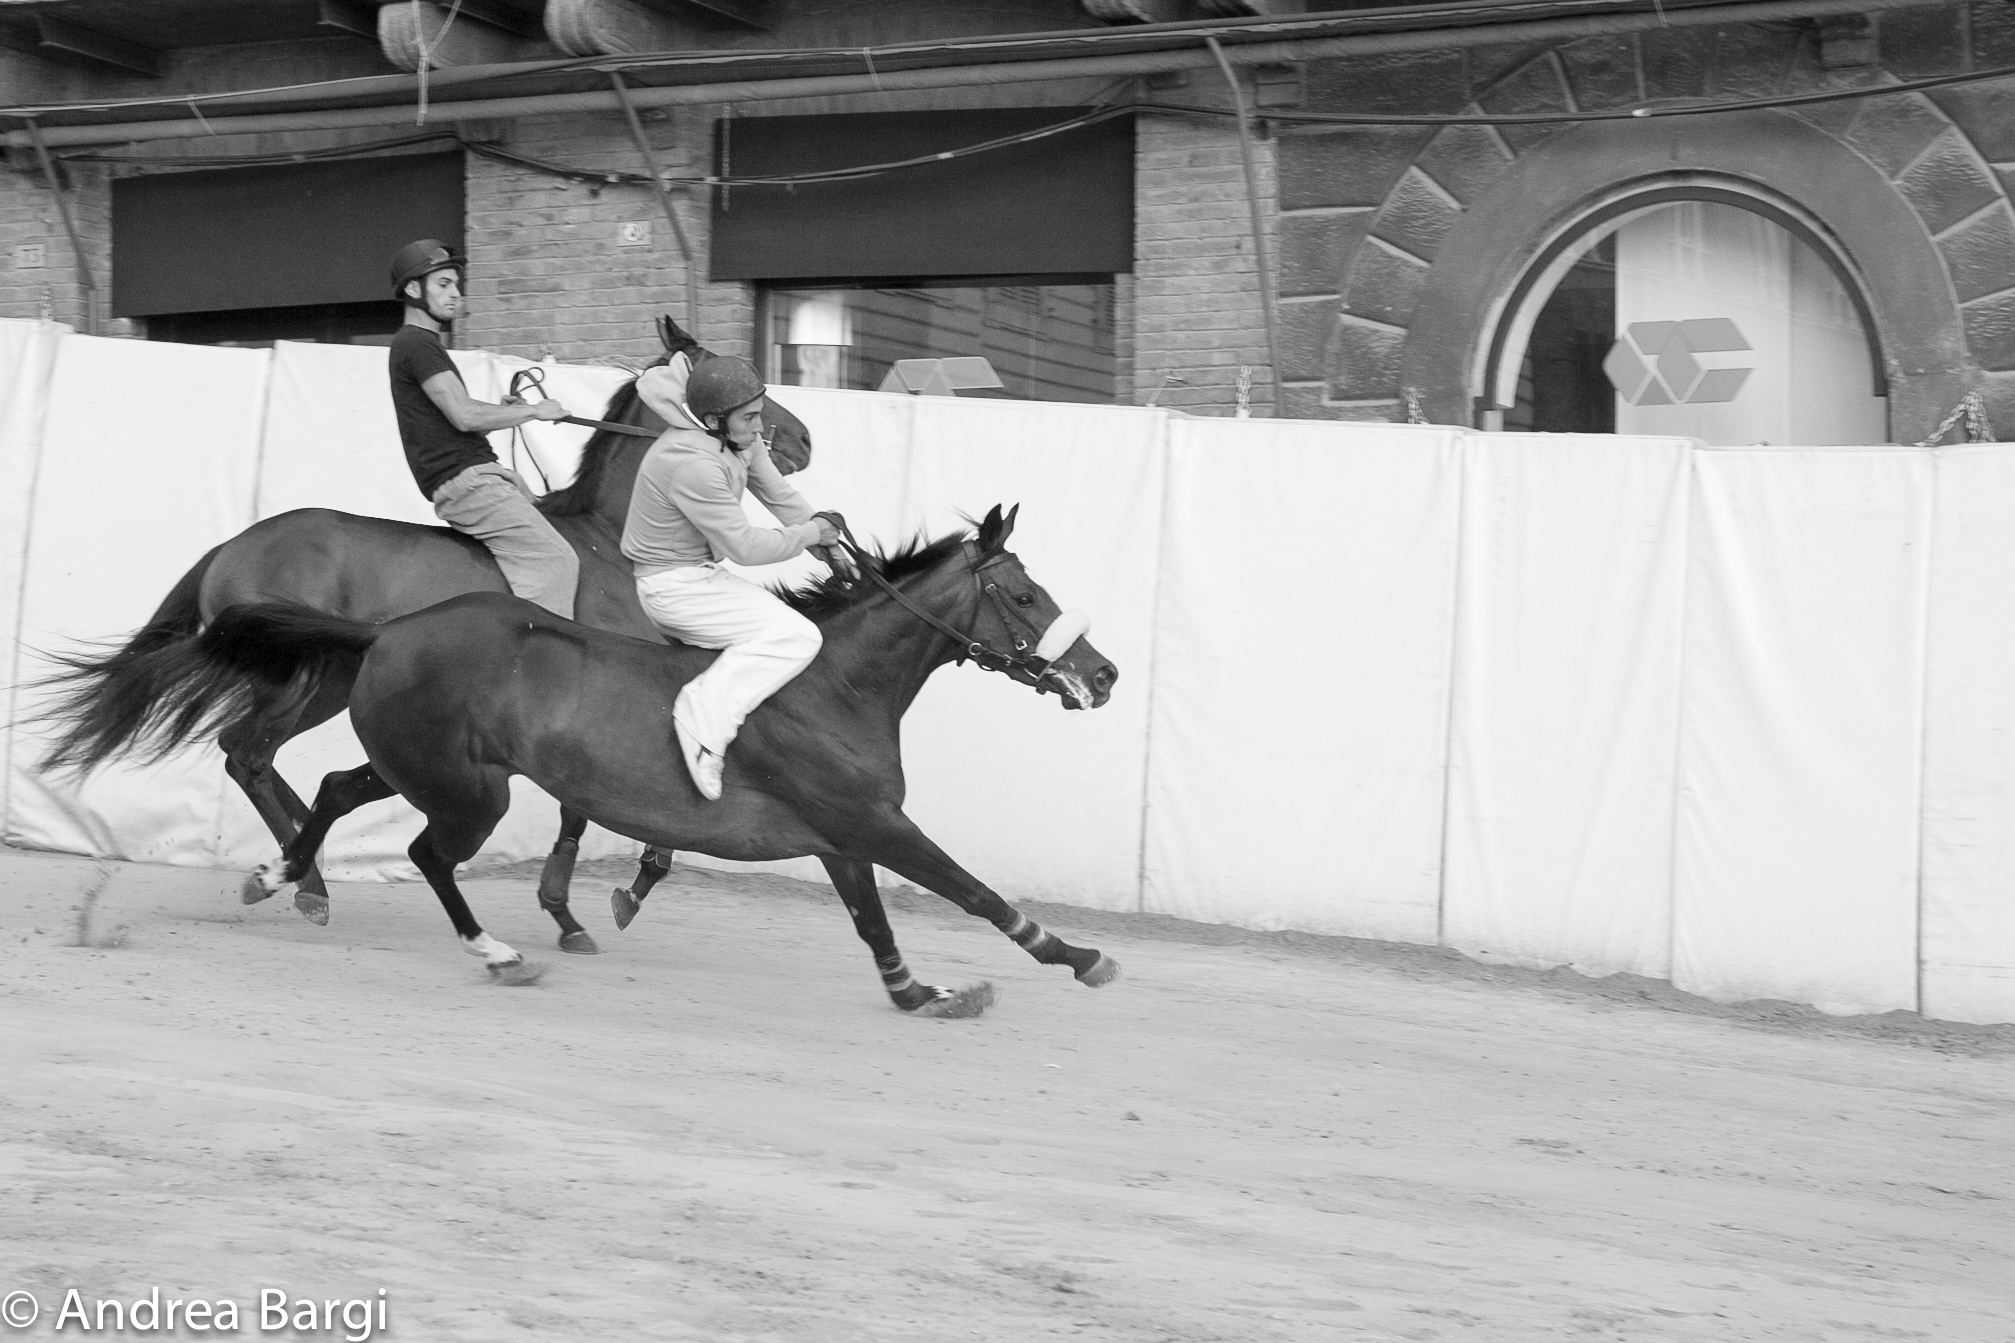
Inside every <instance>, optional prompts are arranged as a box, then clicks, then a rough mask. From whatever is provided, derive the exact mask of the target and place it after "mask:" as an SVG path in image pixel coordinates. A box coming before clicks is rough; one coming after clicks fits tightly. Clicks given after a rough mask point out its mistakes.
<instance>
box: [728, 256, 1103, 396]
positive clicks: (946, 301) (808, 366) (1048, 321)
mask: <svg viewBox="0 0 2015 1343" xmlns="http://www.w3.org/2000/svg"><path fill="white" fill-rule="evenodd" d="M1002 278H1017V277H1002ZM1072 278H1078V277H1072ZM763 322H764V326H765V328H766V331H765V339H764V345H765V349H766V355H767V359H768V363H769V367H768V370H767V375H768V378H769V380H770V381H771V382H774V383H778V384H781V385H785V386H800V387H848V388H855V389H859V390H868V391H872V390H875V389H876V388H879V387H880V386H881V385H882V382H883V380H884V379H885V378H886V377H887V376H888V374H889V370H890V368H891V367H892V366H893V365H894V364H895V362H896V360H898V359H942V358H950V357H958V356H969V355H979V356H982V357H983V358H985V359H986V360H987V362H988V363H989V364H991V365H992V366H993V370H994V373H995V374H996V375H997V376H998V377H999V378H1000V381H1001V387H1000V389H999V390H998V391H990V390H977V391H970V392H966V393H963V395H967V396H995V397H1011V398H1015V399H1019V400H1031V401H1096V402H1108V403H1109V402H1111V401H1112V400H1113V399H1114V397H1115V395H1116V393H1117V390H1118V366H1117V362H1116V359H1115V354H1114V344H1113V286H1112V285H1111V284H1110V283H1086V284H1049V283H1043V282H1041V281H1040V280H1038V281H1036V282H1032V283H1030V282H1025V283H1020V284H1007V285H962V284H957V283H955V282H954V283H949V284H944V285H937V284H899V285H885V286H883V285H861V286H853V287H839V288H835V287H811V286H806V287H803V288H795V287H788V288H786V287H779V288H771V289H766V290H764V292H763Z"/></svg>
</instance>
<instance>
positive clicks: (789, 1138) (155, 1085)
mask: <svg viewBox="0 0 2015 1343" xmlns="http://www.w3.org/2000/svg"><path fill="white" fill-rule="evenodd" d="M110 872H111V880H110V883H109V886H107V888H106V889H105V890H104V892H103V894H102V895H101V896H100V897H99V898H98V899H97V901H96V902H95V907H94V909H93V910H92V915H91V918H90V920H89V928H88V929H87V930H86V931H85V936H86V938H87V939H88V942H89V943H91V944H95V945H89V944H87V945H77V942H78V941H79V912H78V911H79V906H80V899H81V896H82V894H83V892H84V891H85V890H86V889H87V887H88V886H89V885H90V884H91V882H92V879H93V875H94V865H93V864H92V863H90V862H88V861H85V860H81V859H69V858H58V857H51V856H44V855H25V854H19V853H17V852H12V851H9V852H6V853H0V891H4V897H5V898H4V901H0V946H4V948H5V954H4V957H0V967H4V968H0V1024H4V1031H0V1077H4V1079H5V1087H4V1094H0V1115H4V1128H0V1294H4V1293H6V1292H11V1291H15V1290H26V1291H29V1292H31V1293H33V1294H34V1296H35V1297H36V1298H37V1300H38V1301H39V1303H40V1305H41V1307H42V1316H41V1319H40V1321H39V1322H38V1323H37V1324H35V1325H33V1326H31V1327H29V1328H27V1329H25V1330H15V1331H8V1330H5V1329H0V1338H4V1337H6V1336H8V1335H9V1334H10V1333H11V1334H12V1336H16V1337H45V1336H48V1337H57V1336H59V1335H56V1334H53V1333H52V1332H51V1325H52V1322H53V1319H54V1316H55V1314H56V1312H57V1311H58V1310H59V1309H60V1305H61V1302H62V1300H63V1297H64V1293H65V1291H66V1289H68V1288H71V1287H75V1288H77V1289H78V1291H79V1293H80V1299H81V1300H82V1301H83V1302H85V1303H87V1304H88V1303H91V1302H95V1301H96V1300H98V1299H101V1298H102V1299H118V1300H121V1301H130V1300H131V1299H133V1298H135V1297H139V1296H144V1295H146V1294H147V1293H148V1291H149V1289H150V1288H158V1289H159V1291H160V1293H161V1297H162V1299H163V1300H164V1301H165V1300H168V1299H174V1298H182V1299H188V1298H202V1299H207V1300H211V1301H221V1300H224V1299H231V1300H234V1301H236V1302H237V1303H238V1304H239V1309H240V1310H241V1311H242V1312H244V1314H243V1315H242V1316H241V1320H240V1327H239V1330H238V1333H239V1335H240V1336H244V1337H263V1336H276V1337H277V1336H279V1335H276V1334H270V1333H262V1332H261V1330H260V1328H259V1325H260V1317H259V1316H258V1314H257V1310H256V1305H257V1302H258V1300H259V1292H260V1291H261V1289H274V1290H278V1291H281V1292H284V1293H286V1295H287V1297H288V1299H289V1300H294V1299H298V1298H303V1297H306V1298H312V1299H314V1300H316V1301H318V1302H319V1301H340V1300H352V1299H356V1300H369V1301H372V1302H375V1301H377V1300H378V1299H379V1298H378V1295H377V1294H378V1292H379V1289H383V1291H384V1298H383V1299H384V1300H385V1301H386V1303H387V1316H388V1319H389V1328H388V1329H387V1330H386V1331H385V1332H384V1334H383V1336H385V1337H391V1338H398V1339H413V1340H427V1339H467V1340H485V1341H490V1340H510V1339H516V1338H527V1339H531V1338H536V1339H594V1340H615V1339H646V1340H660V1339H662V1340H678V1339H705V1340H744V1339H749V1340H753V1339H777V1340H818V1341H819V1343H825V1341H826V1340H856V1339H876V1340H881V1339H890V1340H919V1341H922V1340H933V1341H936V1340H948V1339H964V1338H977V1339H988V1340H1020V1339H1032V1338H1041V1337H1045V1336H1048V1335H1052V1334H1078V1335H1082V1336H1083V1337H1085V1338H1088V1339H1113V1340H1182V1341H1183V1343H1188V1341H1189V1340H1204V1339H1226V1340H1241V1341H1245V1340H1273V1339H1282V1340H1285V1339H1294V1340H1303V1339H1313V1338H1322V1339H1376V1340H1388V1339H1454V1338H1467V1339H1476V1340H1489V1341H1491V1343H1496V1341H1497V1340H1518V1339H1556V1338H1575V1339H1619V1340H1629V1341H1630V1343H1643V1341H1650V1340H1667V1339H1672V1340H1680V1339H1686V1340H1693V1339H1698V1340H1717V1341H1726V1340H1738V1339H1786V1340H1799V1341H1800V1343H1811V1341H1813V1340H1846V1339H1884V1340H1893V1339H1917V1338H1922V1339H1935V1340H1938V1341H1939V1343H1957V1341H1960V1340H1976V1339H1978V1340H2007V1339H2011V1338H2015V1323H2011V1321H2015V1169H2011V1160H2015V1028H1979V1027H1957V1026H1943V1025H1939V1024H1937V1023H1924V1022H1919V1021H1916V1020H1915V1019H1914V1018H1906V1017H1901V1016H1893V1017H1891V1018H1886V1019H1883V1020H1880V1021H1875V1022H1865V1021H1864V1022H1839V1021H1830V1020H1827V1019H1823V1018H1818V1017H1816V1016H1814V1015H1813V1014H1811V1013H1807V1012H1804V1011H1802V1010H1799V1009H1792V1008H1786V1007H1783V1006H1781V1005H1776V1006H1772V1005H1767V1004H1766V1005H1756V1006H1748V1007H1742V1008H1735V1009H1725V1008H1716V1007H1712V1006H1710V1005H1706V1004H1702V1003H1699V1002H1698V1001H1697V1000H1692V999H1687V998H1685V997H1684V996H1683V995H1679V994H1675V993H1673V992H1671V991H1670V990H1669V989H1665V988H1663V987H1661V986H1655V985H1652V984H1650V983H1648V982H1647V981H1642V980H1624V979H1618V980H1613V981H1604V982H1601V983H1595V984H1591V983H1590V982H1588V981H1584V980H1580V979H1579V978H1577V977H1575V976H1572V975H1567V974H1564V973H1555V974H1550V975H1540V974H1535V973H1531V972H1525V971H1514V970H1505V969H1492V968H1489V967H1482V966H1476V965H1472V964H1470V963H1468V962H1465V961H1462V960H1460V959H1459V958H1455V957H1452V956H1449V955H1447V954H1445V953H1439V952H1435V951H1431V950H1423V949H1418V948H1399V947H1386V946H1380V945H1377V944H1370V943H1359V942H1351V941H1347V940H1343V939H1325V938H1309V937H1291V936H1267V935H1259V934H1244V933H1236V932H1231V931H1228V930H1218V929H1208V928H1202V927H1199V926H1196V925H1186V924H1181V923H1178V922H1176V921H1173V920H1166V919H1146V918H1129V917H1122V916H1114V915H1102V914H1092V913H1089V912H1086V911H1073V910H1068V909H1061V908H1048V909H1039V910H1033V911H1032V912H1035V913H1037V914H1038V916H1039V917H1041V918H1043V919H1044V921H1045V922H1047V923H1049V924H1050V925H1051V926H1053V927H1055V928H1057V929H1058V930H1059V931H1060V932H1062V933H1064V934H1065V935H1066V936H1070V935H1073V934H1075V935H1077V939H1078V940H1080V941H1085V942H1090V943H1093V944H1095V945H1098V946H1100V947H1102V948H1103V949H1105V950H1107V951H1109V952H1111V953H1113V954H1114V955H1116V956H1118V957H1119V958H1120V960H1121V961H1122V962H1123V963H1124V965H1125V967H1126V976H1125V978H1123V979H1122V980H1121V981H1120V982H1119V983H1118V984H1116V985H1114V986H1112V987H1110V988H1106V989H1101V990H1098V991H1091V990H1087V989H1084V988H1082V987H1080V986H1079V985H1077V984H1075V983H1073V982H1072V981H1071V980H1070V978H1069V977H1068V975H1067V974H1066V973H1064V972H1061V971H1054V970H1045V969H1042V968H1040V967H1037V966H1035V965H1034V964H1033V963H1031V962H1030V961H1028V960H1027V959H1026V958H1025V957H1024V956H1023V955H1022V954H1021V953H1020V952H1019V951H1018V950H1016V949H1015V948H1014V947H1013V946H1012V945H1010V944H1009V943H1008V942H1007V941H1006V940H1005V939H1003V938H1001V937H999V936H998V935H997V934H995V933H994V932H993V931H992V930H991V929H989V928H988V927H986V926H985V925H984V924H981V923H979V922H978V921H976V920H971V919H967V918H965V917H964V916H963V915H960V914H959V913H957V911H955V910H953V909H952V908H951V907H950V906H948V905H941V904H939V903H938V902H935V901H932V900H929V899H928V898H925V897H917V898H902V899H900V900H898V901H897V902H895V903H896V904H897V908H896V911H895V917H896V921H897V931H898V934H899V936H900V937H901V940H902V944H903V947H904V950H905V951H906V952H907V953H908V955H909V958H910V961H911V964H912V965H913V966H914V967H915V968H916V969H917V971H918V972H919V974H921V975H924V976H927V977H929V978H933V979H936V980H938V981H940V982H968V981H971V980H974V979H979V978H987V979H991V980H993V981H995V982H996V983H997V984H998V985H999V987H1000V990H1001V1001H1000V1003H999V1005H998V1007H997V1008H995V1010H994V1011H993V1012H992V1013H990V1014H989V1015H987V1016H986V1017H984V1018H982V1019H980V1020H976V1021H960V1022H931V1021H919V1020H913V1019H909V1018H905V1017H903V1016H901V1015H899V1014H897V1013H896V1012H895V1011H894V1010H893V1009H891V1008H890V1007H889V1006H888V1005H887V1004H886V1000H885V999H884V998H883V997H882V994H881V992H880V987H879V984H878V982H877V980H876V978H875V976H874V973H873V969H872V966H871V964H870V962H869V959H868V957H867V954H866V952H865V950H864V949H863V948H862V947H861V946H860V945H859V943H857V942H856V941H855V940H854V937H853V934H852V931H851V929H850V927H849V925H848V923H847V920H846V918H845V916H844V914H843V913H842V912H841V911H840V910H839V908H838V907H837V903H836V902H835V901H834V899H833V897H832V895H831V893H830V892H829V891H824V890H823V889H822V888H816V887H811V886H803V885H799V884H797V883H792V882H785V881H781V880H778V879H773V878H747V877H724V876H721V875H718V874H713V873H706V872H700V871H697V870H693V869H679V870H676V871H675V872H674V874H673V876H672V878H671V880H669V881H668V882H667V883H666V884H665V885H664V886H662V887H660V889H659V892H658V893H657V894H656V895H654V896H653V897H652V899H651V901H650V903H649V904H648V905H647V906H646V907H645V910H644V913H643V916H642V917H641V918H640V919H639V920H638V922H637V924H636V925H635V926H633V927H632V928H631V929H630V931H629V932H628V933H617V932H616V931H615V930H614V928H613V927H612V926H611V924H610V921H609V918H608V915H607V898H606V897H607V890H608V886H609V882H608V881H607V880H606V879H603V877H602V876H601V875H600V873H599V872H588V871H586V870H584V873H583V875H582V876H581V877H580V878H579V879H577V881H576V883H575V888H574V892H575V903H576V905H577V906H581V907H583V908H584V909H585V911H586V913H587V915H588V916H589V917H588V918H587V922H588V923H589V925H590V927H591V928H592V929H593V930H594V932H595V934H596V936H597V937H598V938H600V939H601V941H602V944H603V947H604V950H605V954H604V955H602V956H600V957H598V958H573V957H563V956H560V955H559V954H558V953H556V952H554V951H552V950H551V934H552V929H551V926H550V924H549V923H548V922H547V921H546V919H545V917H544V916H543V915H542V914H541V913H539V911H538V909H537V908H536V906H535V904H534V902H533V898H532V892H531V883H530V880H529V878H528V877H527V876H525V875H523V874H505V875H501V876H495V877H490V878H486V879H482V880H476V881H473V882H471V884H470V891H471V900H472V903H473V904H474V905H475V907H476V909H477V911H478V914H479V917H484V918H486V919H488V920H489V921H490V922H489V926H490V928H491V929H492V930H493V931H494V932H496V933H497V934H498V935H499V936H502V937H504V938H506V939H507V940H510V941H512V942H514V943H515V944H516V945H518V946H519V947H520V948H521V949H526V950H530V949H532V948H534V947H536V948H539V949H540V950H539V952H538V954H539V955H541V956H542V957H544V958H545V959H547V960H548V961H550V962H552V971H551V973H550V974H549V975H548V976H547V977H546V979H545V981H544V982H543V983H541V984H540V985H538V986H537V987H534V988H529V989H506V988H497V987H492V986H491V985H489V984H488V983H486V982H485V975H484V972H483V970H482V968H481V967H480V965H479V964H478V963H477V962H475V961H474V960H472V959H470V958H468V957H466V956H464V955H462V954H461V953H460V951H459V950H458V949H457V947H456V945H455V943H454V941H453V938H452V935H451V933H450V931H449V928H448V926H447V922H446V920H445V918H444V917H443V916H442V914H441V912H440V910H439V908H438V906H437V905H436V904H435V903H434V901H433V899H432V897H431V895H430V894H429V893H428V892H427V891H426V889H425V888H424V887H419V886H342V887H339V888H337V890H336V892H335V900H336V911H335V918H334V921H333V922H332V923H331V924H330V926H329V927H327V928H315V927H313V926H311V925H309V924H307V923H305V922H304V921H302V920H301V919H300V918H299V917H298V916H296V915H295V914H294V913H293V911H292V909H291V908H290V907H289V904H288V902H287V901H286V900H284V899H278V900H273V901H269V902H268V903H266V904H264V905H260V906H256V907H254V908H251V909H244V908H241V907H240V906H239V904H238V902H237V898H236V895H235V887H236V882H237V875H236V874H231V873H219V872H204V871H191V870H186V869H171V868H161V867H144V866H127V865H119V866H116V867H114V868H111V869H110ZM374 1309H375V1308H374ZM79 1332H80V1331H78V1330H77V1329H76V1327H75V1325H74V1324H73V1325H72V1326H71V1327H70V1328H69V1329H68V1330H67V1331H66V1332H64V1333H63V1334H61V1335H60V1337H73V1336H75V1335H76V1334H78V1333H79ZM93 1336H94V1337H96V1336H104V1335H93ZM134 1336H138V1335H134ZM186 1336H188V1337H213V1336H214V1335H213V1334H203V1333H190V1334H188V1335H186ZM291 1336H292V1337H296V1338H299V1337H321V1338H338V1337H346V1336H347V1337H350V1338H352V1339H355V1338H357V1337H358V1336H359V1335H358V1333H357V1331H355V1330H354V1329H353V1330H348V1331H346V1330H344V1329H343V1328H342V1327H341V1326H340V1321H339V1322H338V1327H337V1328H335V1329H319V1330H318V1331H316V1332H313V1333H309V1332H306V1331H302V1332H296V1333H293V1334H292V1335H291Z"/></svg>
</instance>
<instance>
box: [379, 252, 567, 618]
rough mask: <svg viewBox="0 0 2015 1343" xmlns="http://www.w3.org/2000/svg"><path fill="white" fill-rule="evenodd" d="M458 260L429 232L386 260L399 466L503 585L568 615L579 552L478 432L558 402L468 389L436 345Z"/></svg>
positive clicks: (457, 298) (554, 409) (454, 303)
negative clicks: (472, 542) (396, 310)
mask: <svg viewBox="0 0 2015 1343" xmlns="http://www.w3.org/2000/svg"><path fill="white" fill-rule="evenodd" d="M464 264H465V263H464V262H463V260H462V258H461V257H459V256H457V255H455V253H454V252H453V251H452V250H450V249H449V248H448V246H447V245H446V244H444V243H442V242H440V241H438V240H437V239H434V238H423V239H421V240H420V241H419V242H413V243H407V244H406V245H405V246H404V247H401V248H400V249H399V251H398V253H397V255H395V256H394V257H393V258H392V292H393V293H394V294H395V295H397V296H398V297H399V299H400V300H401V301H402V302H404V303H405V305H406V324H405V325H404V326H402V327H400V328H399V334H398V335H396V336H394V337H392V360H391V372H392V408H393V410H394V411H396V412H397V414H398V417H399V438H400V441H401V442H402V443H403V444H404V445H405V449H406V465H407V466H409V467H410V468H412V472H413V480H414V481H415V483H417V484H418V485H419V487H420V493H421V494H424V495H426V496H427V498H428V499H429V500H430V501H432V503H433V505H434V516H435V517H438V518H439V519H440V520H441V521H443V522H445V523H447V524H448V525H449V526H450V527H453V528H454V529H455V530H456V531H458V532H461V533H462V534H464V535H465V536H473V537H475V538H476V539H477V540H478V541H481V542H482V543H483V544H484V545H485V546H486V547H488V548H489V551H490V554H491V555H493V556H495V557H496V560H497V567H498V568H500V569H502V570H503V571H504V581H505V582H507V583H509V584H510V585H511V591H512V592H514V593H516V594H517V595H518V596H520V597H524V598H526V599H527V600H530V601H534V602H537V603H538V604H539V605H540V606H543V607H545V608H546V609H547V610H548V611H551V612H552V613H553V614H554V615H556V616H564V617H566V618H568V619H572V618H573V614H574V586H575V584H576V582H577V581H578V580H579V578H580V570H581V561H580V557H579V556H577V555H576V554H575V553H574V548H573V547H572V546H570V545H568V544H567V541H566V538H564V537H562V536H561V535H560V534H559V533H558V532H557V531H555V530H553V524H552V523H550V522H548V521H546V517H545V514H543V513H541V512H539V510H538V509H537V508H535V507H534V506H533V504H532V492H531V491H530V490H528V489H526V488H525V482H524V481H523V480H520V479H519V478H518V473H517V472H515V471H513V470H511V469H510V468H509V467H507V466H505V465H504V464H503V463H502V462H499V461H498V460H497V454H496V453H494V452H492V451H491V450H490V443H489V440H488V439H486V438H485V437H484V435H485V434H487V433H489V432H490V431H491V430H493V429H515V428H517V427H518V426H519V425H521V424H525V423H528V422H529V421H532V420H558V419H562V418H564V417H565V415H566V413H567V409H566V407H565V406H562V405H561V404H560V403H559V402H557V401H542V402H540V403H539V404H538V405H536V406H526V405H518V406H497V405H492V404H490V403H489V402H487V401H477V400H474V399H473V398H471V397H470V395H469V389H468V388H467V387H466V386H464V385H463V383H462V375H461V374H460V373H458V372H456V370H455V365H454V363H453V361H452V360H450V359H449V358H448V351H447V348H446V347H445V346H444V345H442V344H441V333H442V332H443V331H445V330H446V329H447V328H448V325H449V323H451V322H453V321H454V320H455V316H456V314H457V313H458V312H460V311H461V306H462V269H463V266H464Z"/></svg>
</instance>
